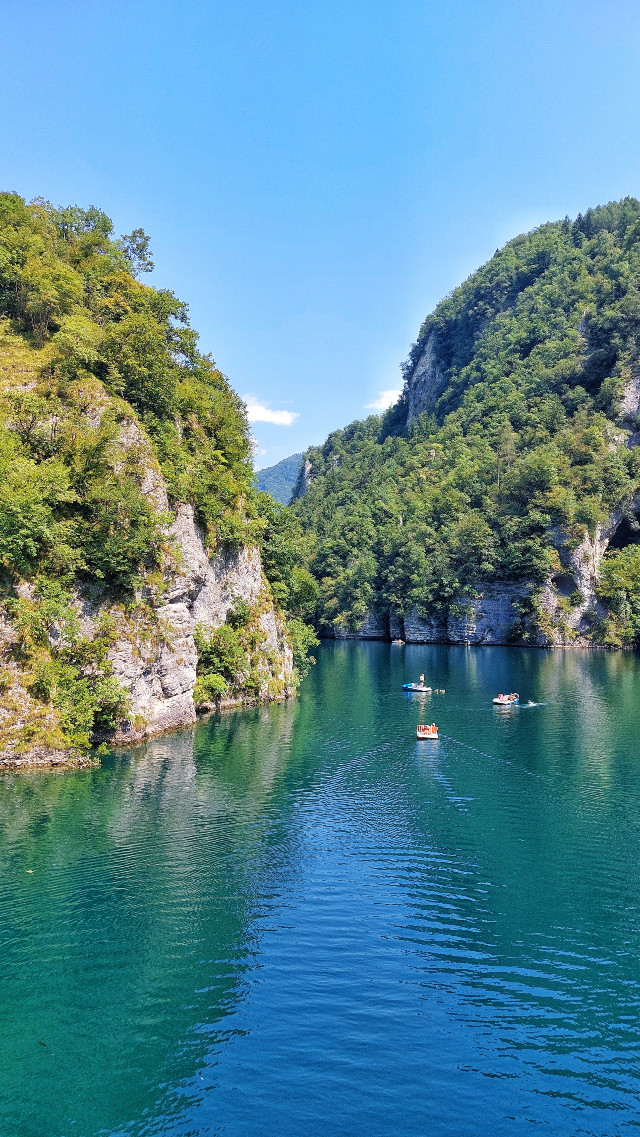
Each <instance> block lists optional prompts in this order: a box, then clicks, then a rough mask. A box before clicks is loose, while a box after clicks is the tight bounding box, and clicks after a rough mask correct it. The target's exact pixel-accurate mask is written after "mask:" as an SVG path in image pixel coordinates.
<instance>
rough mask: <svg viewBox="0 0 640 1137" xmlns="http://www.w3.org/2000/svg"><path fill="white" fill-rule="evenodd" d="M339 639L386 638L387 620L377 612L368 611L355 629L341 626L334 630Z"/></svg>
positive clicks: (387, 635) (387, 636) (387, 637)
mask: <svg viewBox="0 0 640 1137" xmlns="http://www.w3.org/2000/svg"><path fill="white" fill-rule="evenodd" d="M335 638H336V639H339V640H388V639H389V621H388V619H387V618H386V617H385V616H383V615H381V614H380V613H378V612H373V611H371V612H368V613H367V615H366V616H365V618H364V620H363V621H362V623H361V624H360V625H359V627H358V628H357V629H355V630H354V629H351V628H341V629H340V630H339V631H336V633H335Z"/></svg>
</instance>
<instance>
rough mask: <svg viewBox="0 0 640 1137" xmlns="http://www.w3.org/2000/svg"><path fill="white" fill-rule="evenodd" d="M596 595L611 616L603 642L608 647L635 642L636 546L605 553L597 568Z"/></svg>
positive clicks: (639, 562) (639, 601)
mask: <svg viewBox="0 0 640 1137" xmlns="http://www.w3.org/2000/svg"><path fill="white" fill-rule="evenodd" d="M598 596H599V597H600V599H601V600H602V601H603V602H604V603H605V604H606V606H607V608H608V609H609V612H610V614H611V618H610V621H609V624H608V627H607V628H606V629H605V636H604V638H605V642H608V643H609V644H611V645H612V646H616V645H617V644H627V645H631V644H637V643H639V642H640V545H629V546H627V548H626V549H618V550H613V551H612V552H610V553H608V554H607V556H606V557H605V558H604V560H603V562H602V566H601V571H600V581H599V584H598Z"/></svg>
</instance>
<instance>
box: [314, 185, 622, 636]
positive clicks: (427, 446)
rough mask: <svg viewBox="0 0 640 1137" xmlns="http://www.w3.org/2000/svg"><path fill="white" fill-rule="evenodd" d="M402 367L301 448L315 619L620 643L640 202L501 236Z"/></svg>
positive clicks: (330, 629)
mask: <svg viewBox="0 0 640 1137" xmlns="http://www.w3.org/2000/svg"><path fill="white" fill-rule="evenodd" d="M404 379H405V385H404V391H403V394H402V397H401V399H400V401H399V403H398V404H397V406H395V407H393V408H392V409H391V410H390V411H388V412H387V413H386V414H385V415H384V416H382V417H375V416H372V417H370V418H368V419H366V420H365V421H363V422H355V423H352V424H351V425H350V426H348V427H347V428H345V429H344V430H339V431H336V432H334V433H333V434H332V435H330V437H329V438H328V440H327V442H326V443H325V444H324V446H321V447H314V448H312V449H310V450H309V451H308V452H307V454H306V456H305V457H306V460H307V464H308V465H307V470H308V471H309V477H308V478H307V479H306V481H307V485H308V488H307V492H306V493H305V495H304V497H302V498H301V499H300V500H299V501H298V502H296V504H295V509H296V511H297V513H298V516H299V517H300V518H301V520H302V523H303V526H304V527H305V529H306V530H307V531H308V532H309V533H311V534H313V537H314V541H315V548H314V553H313V558H312V569H313V572H314V575H315V576H316V579H317V580H318V582H319V586H320V590H321V599H320V604H319V609H318V623H319V626H320V628H321V629H322V630H323V631H324V632H325V633H327V634H339V635H340V634H356V633H358V632H360V633H362V634H371V635H382V634H391V635H393V634H400V635H403V634H405V635H407V638H413V639H430V638H431V639H445V640H446V639H453V640H462V641H471V642H504V641H505V640H507V641H513V642H534V643H571V642H602V643H607V644H621V643H630V642H633V641H634V640H635V639H636V637H637V635H638V631H639V630H640V546H639V545H638V544H636V542H637V541H638V539H639V538H638V534H640V525H639V522H638V518H637V517H636V502H637V500H638V499H637V495H638V491H639V489H640V477H639V474H640V450H638V449H636V447H635V444H636V442H637V441H638V439H639V436H638V434H637V433H636V431H637V430H638V427H639V426H640V421H639V419H638V411H639V392H640V203H638V201H636V200H635V199H633V198H626V199H625V200H623V201H621V202H615V203H611V204H609V205H607V206H604V207H600V208H598V209H590V210H588V212H587V213H586V214H584V216H583V215H580V216H578V217H577V218H576V219H575V220H574V221H573V222H572V221H570V220H569V219H568V218H565V219H564V220H563V221H559V222H554V223H551V224H547V225H542V226H541V227H540V228H538V229H535V230H533V231H532V232H530V233H527V234H524V235H522V236H519V237H517V238H516V239H515V240H513V241H510V242H509V243H508V244H507V245H506V246H505V247H504V248H503V249H501V250H500V251H498V252H497V253H496V254H495V256H494V257H493V258H492V259H491V260H490V261H489V262H488V263H487V264H486V265H484V266H483V267H482V268H480V269H479V270H478V271H477V272H476V273H474V274H473V275H472V276H471V277H470V278H469V279H468V280H467V281H465V282H464V284H462V285H461V286H460V287H459V288H457V289H456V290H455V291H454V292H453V293H451V295H449V296H448V297H446V299H445V300H443V301H442V303H441V304H439V305H438V307H437V308H436V309H435V311H434V312H433V313H432V314H431V315H430V316H429V317H427V319H426V320H425V321H424V323H423V325H422V327H421V329H420V333H419V336H418V339H417V341H416V343H415V344H414V345H413V347H412V349H411V352H410V356H409V359H408V361H407V363H406V364H405V365H404Z"/></svg>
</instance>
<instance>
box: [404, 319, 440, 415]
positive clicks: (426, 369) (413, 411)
mask: <svg viewBox="0 0 640 1137" xmlns="http://www.w3.org/2000/svg"><path fill="white" fill-rule="evenodd" d="M444 385H445V374H444V370H443V368H442V366H441V364H440V361H439V359H438V353H437V350H436V344H435V340H434V337H433V335H430V336H429V338H428V339H427V342H426V344H425V347H424V350H423V352H422V355H421V356H420V358H419V359H418V362H417V363H416V365H415V367H414V368H413V371H412V372H411V375H410V377H409V379H408V382H407V388H406V394H407V426H410V424H411V422H412V421H413V419H414V418H417V416H418V415H419V414H421V413H422V411H432V410H433V408H434V407H435V405H436V401H437V399H438V398H439V396H440V395H441V394H442V391H443V388H444Z"/></svg>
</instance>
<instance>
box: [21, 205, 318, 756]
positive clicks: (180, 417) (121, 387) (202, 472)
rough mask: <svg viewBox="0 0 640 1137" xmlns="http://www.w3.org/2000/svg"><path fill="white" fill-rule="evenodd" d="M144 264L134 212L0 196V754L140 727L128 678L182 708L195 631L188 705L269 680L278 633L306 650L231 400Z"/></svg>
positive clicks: (292, 565)
mask: <svg viewBox="0 0 640 1137" xmlns="http://www.w3.org/2000/svg"><path fill="white" fill-rule="evenodd" d="M152 267H153V265H152V261H151V256H150V252H149V242H148V238H147V237H146V236H145V234H144V233H143V231H142V230H136V231H135V232H133V233H132V234H130V235H128V236H125V237H122V238H120V239H116V238H115V237H114V234H113V227H112V223H111V221H110V220H109V218H108V217H107V216H106V215H105V214H104V213H102V212H100V211H99V210H98V209H95V208H93V207H92V208H90V209H87V210H84V209H80V208H77V207H70V208H66V209H55V208H54V207H53V206H51V205H50V204H49V203H47V202H45V201H36V202H32V203H30V204H27V203H25V202H24V201H23V200H22V199H21V198H20V197H19V196H18V195H16V194H12V193H4V194H0V601H1V607H0V633H1V637H0V639H1V642H0V649H1V653H2V659H1V660H0V664H1V666H0V749H2V750H3V751H4V752H11V753H12V754H20V753H27V752H29V751H34V750H35V751H37V750H38V748H40V749H44V750H52V749H53V750H56V749H58V750H61V751H64V749H65V748H69V747H71V748H75V749H76V750H77V751H81V750H84V749H86V748H87V747H88V746H89V745H90V744H91V742H92V741H93V740H94V739H95V738H96V737H101V736H102V737H108V736H109V735H110V733H113V732H114V731H116V730H118V729H121V728H122V724H123V723H124V724H125V726H128V728H129V730H130V731H132V732H133V734H135V733H136V732H137V734H138V735H140V734H143V733H144V729H145V724H144V721H143V719H144V715H142V714H141V712H140V708H139V707H137V706H136V701H135V697H134V696H135V694H136V686H135V684H136V683H138V686H139V688H140V690H142V686H143V685H144V682H147V680H148V682H147V687H148V691H147V694H148V698H147V702H148V703H149V705H150V706H151V705H153V707H154V708H155V710H156V711H158V708H159V707H160V706H161V705H163V706H164V705H166V706H169V705H170V704H171V703H172V700H173V704H172V706H173V718H174V719H175V720H176V721H175V722H174V721H173V719H171V718H170V717H169V718H168V719H167V721H166V725H179V722H180V721H182V720H181V719H180V715H181V714H182V715H183V717H184V712H185V708H187V711H188V713H189V714H192V713H193V690H192V689H193V681H189V679H188V676H187V678H185V674H184V673H185V668H186V670H187V672H188V670H189V667H190V666H191V657H193V671H194V677H195V668H196V655H195V653H194V648H193V645H194V635H195V641H196V643H197V649H198V650H197V672H198V683H197V685H196V701H198V700H199V701H200V702H203V703H207V702H211V700H213V701H214V702H215V700H216V699H220V698H222V697H225V696H226V697H242V696H244V695H252V696H254V697H256V696H262V697H278V696H279V695H281V694H283V693H285V691H286V689H287V688H290V687H291V686H292V685H293V684H295V681H296V676H295V671H294V673H293V674H292V673H291V668H290V665H289V663H288V658H289V656H288V654H287V653H289V652H290V648H289V646H288V645H289V643H291V644H292V645H293V649H294V653H295V657H296V661H297V664H298V671H299V669H300V667H302V668H303V669H304V666H305V662H304V660H305V652H306V646H308V643H309V638H310V637H309V633H308V631H307V629H306V627H305V625H304V624H303V623H302V621H301V620H300V617H301V616H302V615H303V614H304V608H305V605H306V604H307V596H308V595H310V596H311V598H313V585H312V583H310V580H309V577H308V574H306V572H305V570H304V569H303V568H302V567H301V561H302V557H303V552H304V543H303V542H302V541H301V538H300V533H299V527H298V530H297V531H296V529H295V524H296V523H295V521H294V520H293V519H291V518H287V519H286V520H284V521H283V513H282V511H281V509H280V507H278V506H276V505H275V503H273V502H272V501H271V499H269V498H267V497H266V495H261V494H258V493H256V491H255V490H254V489H253V485H252V480H253V471H252V466H251V461H250V451H249V435H248V429H247V423H246V418H245V411H244V406H243V404H242V402H241V401H240V400H239V398H238V397H237V396H236V395H235V394H234V392H233V391H232V389H231V388H230V386H229V384H228V382H227V380H226V379H225V377H224V376H223V375H222V374H221V372H220V371H219V370H218V369H217V368H216V366H215V363H214V362H213V360H212V359H211V358H210V357H208V356H205V355H203V354H202V353H201V352H200V351H199V349H198V345H197V335H196V333H195V332H194V330H193V329H192V328H191V327H190V325H189V320H188V313H187V308H186V305H185V304H183V303H182V302H181V301H179V300H178V299H177V298H176V297H175V296H174V294H173V293H172V292H170V291H168V290H165V289H156V288H151V287H149V286H147V285H146V284H144V283H142V281H141V280H140V279H139V278H140V276H141V275H142V274H143V273H144V272H146V271H147V270H149V269H151V268H152ZM256 546H258V547H259V548H260V550H261V552H262V560H263V567H264V571H265V572H266V574H267V577H268V582H267V580H266V579H265V577H264V575H263V569H262V567H261V564H260V557H259V556H258V557H257V560H256V556H257V554H256V555H255V556H254V554H253V553H252V552H251V550H252V549H254V548H255V547H256ZM243 557H244V560H243ZM216 589H217V592H216ZM243 589H244V591H243ZM207 590H208V591H207ZM247 597H248V599H247ZM196 599H197V601H198V603H197V605H195V600H196ZM171 604H173V607H171ZM194 605H195V606H194ZM285 612H286V613H288V614H289V616H290V619H289V621H288V623H287V625H286V626H285V623H284V613H285ZM198 613H200V615H198ZM163 619H164V620H165V622H164V623H163ZM199 619H201V620H202V626H200V625H199V624H198V625H197V626H196V627H195V631H194V628H193V626H192V625H193V623H194V622H195V621H197V620H199ZM172 621H173V622H172ZM269 621H270V623H269ZM218 625H221V626H218ZM169 648H170V649H171V650H172V651H173V655H172V656H171V658H170V659H169V661H168V662H167V659H166V658H164V657H163V651H164V653H165V656H166V655H167V650H169ZM125 655H126V656H127V659H126V666H125V662H123V660H124V657H125ZM163 660H164V662H163ZM140 661H142V662H140ZM127 667H128V668H129V671H128V672H127ZM145 668H146V671H145ZM153 668H155V669H156V672H157V674H154V676H153V682H154V684H155V686H152V685H151V680H150V679H149V675H151V671H152V670H153ZM181 668H182V671H181ZM143 673H144V674H143ZM189 683H190V685H189ZM172 684H173V687H172ZM181 684H182V686H181ZM174 688H175V689H174ZM149 692H150V693H149ZM189 708H190V710H189ZM158 714H159V712H158ZM176 716H177V717H176ZM165 717H166V716H165ZM161 721H164V720H162V718H161V716H160V717H159V718H158V722H161Z"/></svg>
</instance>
